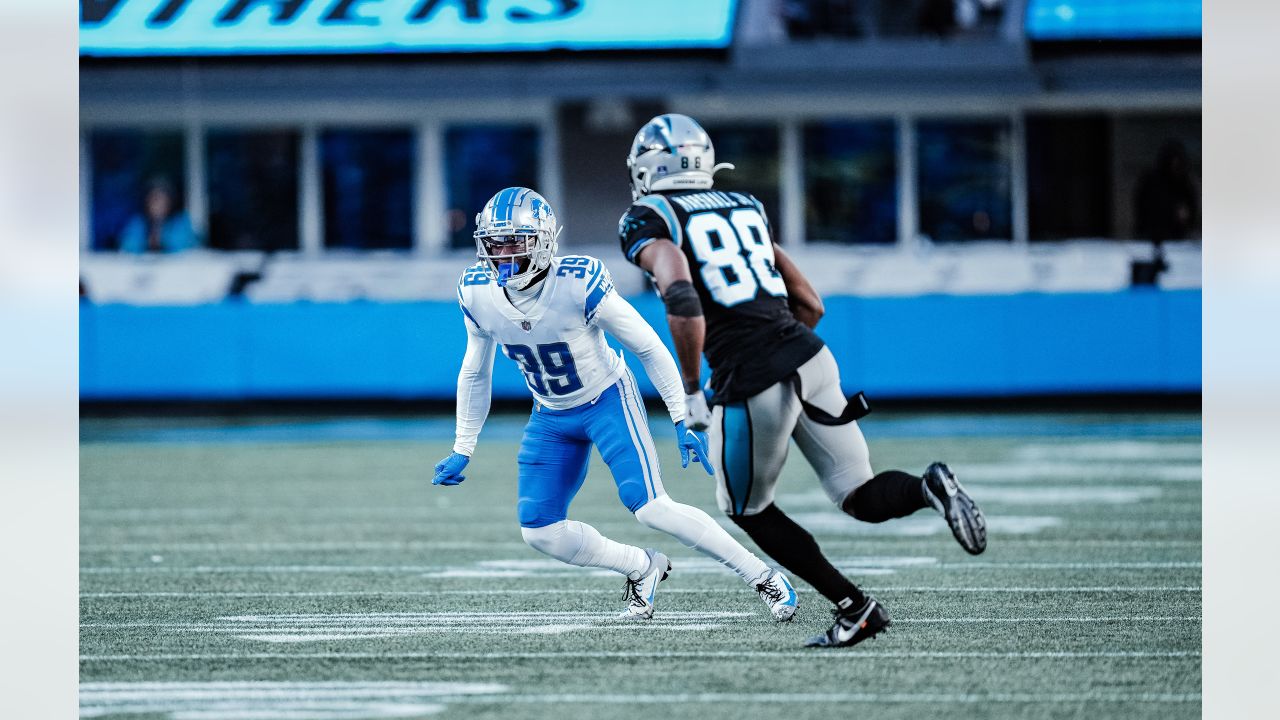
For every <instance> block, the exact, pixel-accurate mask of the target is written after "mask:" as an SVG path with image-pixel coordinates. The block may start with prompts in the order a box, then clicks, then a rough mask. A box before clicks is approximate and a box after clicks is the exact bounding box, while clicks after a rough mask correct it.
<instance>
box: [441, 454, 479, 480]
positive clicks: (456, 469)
mask: <svg viewBox="0 0 1280 720" xmlns="http://www.w3.org/2000/svg"><path fill="white" fill-rule="evenodd" d="M469 462H471V458H469V457H467V456H466V455H463V454H462V453H450V454H449V457H447V458H445V459H443V460H441V461H440V462H438V463H436V476H435V477H433V478H431V484H432V485H457V484H458V483H460V482H462V481H463V480H466V479H467V478H466V476H465V475H463V474H462V471H463V469H464V468H466V467H467V463H469Z"/></svg>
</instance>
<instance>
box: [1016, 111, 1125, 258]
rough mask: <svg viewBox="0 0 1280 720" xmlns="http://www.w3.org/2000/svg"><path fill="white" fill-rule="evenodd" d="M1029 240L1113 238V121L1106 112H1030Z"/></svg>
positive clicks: (1027, 136)
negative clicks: (1038, 113)
mask: <svg viewBox="0 0 1280 720" xmlns="http://www.w3.org/2000/svg"><path fill="white" fill-rule="evenodd" d="M1026 129H1027V131H1026V138H1027V205H1028V208H1027V210H1028V222H1029V225H1030V238H1031V239H1032V240H1064V239H1069V238H1106V237H1113V232H1112V228H1111V214H1112V209H1111V203H1112V197H1113V190H1112V180H1111V157H1112V150H1111V122H1110V119H1109V118H1108V117H1107V116H1106V115H1102V114H1081V115H1035V114H1032V115H1028V116H1027V119H1026Z"/></svg>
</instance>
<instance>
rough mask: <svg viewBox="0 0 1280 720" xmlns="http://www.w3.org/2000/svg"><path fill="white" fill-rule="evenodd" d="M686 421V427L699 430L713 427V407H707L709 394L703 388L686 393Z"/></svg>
mask: <svg viewBox="0 0 1280 720" xmlns="http://www.w3.org/2000/svg"><path fill="white" fill-rule="evenodd" d="M684 422H685V427H687V428H689V429H690V430H697V431H698V432H705V431H706V429H707V428H709V427H711V409H710V408H708V407H707V396H706V395H703V394H702V391H701V390H699V391H697V392H693V393H686V394H685V396H684Z"/></svg>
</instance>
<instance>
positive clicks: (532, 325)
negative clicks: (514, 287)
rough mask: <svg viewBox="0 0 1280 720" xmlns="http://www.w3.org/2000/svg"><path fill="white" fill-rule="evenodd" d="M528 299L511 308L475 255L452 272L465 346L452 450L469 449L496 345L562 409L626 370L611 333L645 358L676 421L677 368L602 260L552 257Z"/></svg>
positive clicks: (680, 413)
mask: <svg viewBox="0 0 1280 720" xmlns="http://www.w3.org/2000/svg"><path fill="white" fill-rule="evenodd" d="M539 284H540V285H541V288H540V290H539V292H538V295H537V298H536V299H535V300H533V301H531V304H526V303H522V306H523V307H524V308H525V309H524V310H523V311H522V310H521V309H518V308H517V307H516V305H515V304H513V303H512V301H511V300H510V299H508V297H507V293H506V291H505V290H504V289H503V288H501V287H498V284H497V283H496V282H495V281H494V280H493V279H492V278H491V277H490V276H489V274H488V273H487V272H485V268H484V266H483V265H482V264H480V263H477V264H475V265H472V266H471V267H469V268H467V269H466V270H465V271H463V273H462V276H461V277H460V278H459V280H458V302H459V304H460V305H461V306H462V313H463V316H464V317H465V320H464V323H465V325H466V327H467V353H466V356H465V357H464V358H463V363H462V372H461V373H460V374H459V376H458V429H457V441H456V443H455V446H454V449H455V450H456V451H457V452H461V453H463V454H466V455H470V454H471V451H472V450H473V449H474V447H475V439H476V436H477V435H478V434H479V432H480V426H481V425H482V424H483V423H484V419H485V416H487V415H488V411H489V398H490V393H491V388H490V382H491V375H490V373H491V370H492V363H493V356H494V351H495V348H496V347H501V348H502V352H503V354H504V355H506V356H507V357H509V358H511V360H513V361H514V362H515V363H516V364H517V365H518V366H519V368H520V371H521V372H522V373H523V374H524V378H525V383H526V384H527V385H528V386H529V390H530V392H532V393H533V395H534V398H535V399H536V400H537V401H538V403H540V404H542V405H543V406H545V407H548V408H551V409H553V410H567V409H570V408H574V407H578V406H579V405H583V404H585V403H588V402H591V401H592V400H595V399H596V398H598V397H599V396H600V394H601V393H603V392H604V391H605V390H607V389H608V388H609V386H611V385H613V383H614V382H616V381H617V379H618V377H619V376H621V375H622V374H623V373H624V372H626V371H627V369H626V364H625V363H624V362H623V360H622V354H621V353H619V352H616V351H614V350H613V349H612V348H610V347H609V345H608V343H607V342H606V341H605V331H608V332H609V334H611V335H613V336H614V337H615V338H617V339H618V341H619V342H620V343H621V344H622V345H623V347H625V348H627V349H628V350H630V351H631V352H634V353H635V354H636V355H637V356H638V357H639V359H640V361H641V362H642V363H643V364H644V367H645V371H646V373H647V374H648V375H649V379H650V380H652V381H653V384H654V385H655V386H656V387H657V388H658V390H659V392H661V393H662V398H663V400H664V402H665V403H666V405H667V409H668V411H669V412H670V413H671V417H672V420H673V421H675V422H678V421H680V420H683V419H684V395H683V388H682V386H681V383H680V376H679V370H678V369H677V368H676V364H675V360H674V359H673V358H672V357H671V353H670V352H668V351H667V349H666V346H664V345H663V344H662V342H661V340H659V339H658V335H657V333H655V332H654V330H653V328H651V327H650V326H649V324H648V323H646V322H645V321H644V320H643V318H641V317H640V315H639V313H637V312H636V311H635V308H633V307H631V304H630V303H628V302H627V301H626V300H624V299H622V298H621V297H620V296H618V294H617V292H615V291H614V289H613V280H612V278H611V277H610V276H609V271H608V270H607V269H605V267H604V263H602V262H601V261H600V260H598V259H596V258H593V257H590V256H587V255H566V256H564V257H557V258H553V259H552V261H551V266H550V268H549V269H548V271H547V276H546V278H545V279H544V280H542V281H541V283H539Z"/></svg>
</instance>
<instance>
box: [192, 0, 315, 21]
mask: <svg viewBox="0 0 1280 720" xmlns="http://www.w3.org/2000/svg"><path fill="white" fill-rule="evenodd" d="M307 2H308V0H235V1H234V2H232V3H231V4H230V5H228V6H227V9H226V10H223V11H222V14H221V15H219V16H218V19H217V20H215V21H214V22H215V23H217V24H218V25H231V24H232V23H237V22H240V18H241V16H243V15H244V12H245V10H248V9H249V7H250V6H251V5H263V4H267V5H275V6H276V16H275V17H273V18H271V23H272V24H273V25H279V24H281V23H287V22H292V21H293V19H294V18H295V17H297V15H298V11H300V10H302V7H303V6H304V5H306V4H307Z"/></svg>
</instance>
